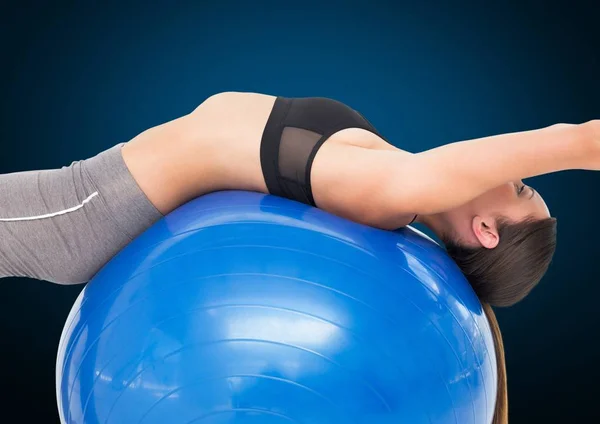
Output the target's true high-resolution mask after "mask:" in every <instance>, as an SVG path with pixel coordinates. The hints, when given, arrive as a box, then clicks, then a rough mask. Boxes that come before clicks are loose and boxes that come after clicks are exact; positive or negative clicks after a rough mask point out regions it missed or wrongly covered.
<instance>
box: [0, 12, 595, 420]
mask: <svg viewBox="0 0 600 424" xmlns="http://www.w3.org/2000/svg"><path fill="white" fill-rule="evenodd" d="M173 3H175V2H167V1H164V2H159V1H154V2H139V3H137V4H135V3H131V2H125V3H121V2H111V3H104V4H102V5H101V4H99V2H83V1H81V2H64V3H62V4H59V3H55V4H50V3H49V2H48V3H45V2H44V3H41V2H40V3H37V2H15V1H13V5H7V4H3V5H2V6H0V46H1V47H2V62H3V65H2V66H1V67H0V94H1V95H0V111H1V114H0V134H1V138H0V140H1V141H2V150H1V151H0V173H7V172H15V171H22V170H32V169H43V168H57V167H61V166H63V165H68V164H70V163H71V162H72V161H73V160H79V159H84V158H86V157H89V156H93V155H95V154H96V153H98V152H100V151H101V150H104V149H106V148H108V147H110V146H112V145H114V144H116V143H118V142H121V141H126V140H128V139H130V138H132V137H133V136H135V135H136V134H138V133H139V132H141V131H143V130H144V129H146V128H149V127H151V126H154V125H157V124H159V123H162V122H165V121H167V120H170V119H173V118H175V117H178V116H180V115H182V114H185V113H187V112H189V111H191V110H192V109H193V108H194V107H195V106H197V105H198V103H199V102H201V101H202V100H203V99H205V98H206V97H207V96H209V95H211V94H213V93H216V92H219V91H225V90H233V91H258V92H264V93H269V94H279V95H284V96H311V95H314V96H326V97H332V98H335V99H338V100H340V101H343V102H345V103H347V104H349V105H350V106H352V107H354V108H355V109H358V110H359V111H361V112H362V113H363V114H364V115H365V116H366V117H367V118H368V119H369V120H371V121H372V122H373V123H374V124H375V126H376V127H378V129H379V130H380V131H381V132H382V133H383V134H385V135H386V136H387V137H388V138H389V139H390V140H392V141H393V142H394V143H395V144H396V145H397V146H399V147H402V148H405V149H407V150H410V151H413V152H415V151H421V150H425V149H428V148H431V147H434V146H438V145H441V144H445V143H448V142H452V141H457V140H462V139H468V138H475V137H482V136H486V135H492V134H498V133H503V132H513V131H520V130H526V129H533V128H539V127H542V126H546V125H550V124H553V123H558V122H568V123H581V122H584V121H586V120H590V119H594V118H596V119H597V118H600V79H599V77H600V30H599V20H598V16H599V15H598V14H597V11H596V10H594V8H593V6H592V4H593V3H591V2H590V3H589V4H587V5H583V4H579V5H573V4H570V5H569V6H567V5H566V3H565V5H563V6H558V5H554V4H550V3H547V2H527V1H525V2H518V3H517V2H514V5H512V6H508V5H504V6H502V7H500V6H492V5H490V4H485V6H484V5H468V6H467V5H465V4H461V5H459V4H458V3H454V5H453V6H450V5H445V6H443V5H441V4H437V5H435V6H433V5H427V6H426V5H423V4H421V5H417V4H416V3H433V2H406V3H401V2H376V1H373V2H366V1H365V2H351V1H344V2H309V1H303V2H288V1H282V2H272V1H256V2H250V1H248V2H231V1H221V2H215V3H208V2H201V1H197V2H190V3H177V4H176V5H175V4H173ZM482 3H483V2H482ZM485 3H487V2H485ZM489 160H490V161H493V160H494V154H493V152H490V155H489ZM529 183H530V184H532V185H533V186H535V187H536V188H537V189H538V190H539V191H540V192H541V193H542V194H543V196H544V197H545V198H546V200H547V203H548V205H549V207H550V209H551V211H552V213H553V215H554V216H556V217H557V218H558V219H559V246H558V250H557V254H556V257H555V260H554V263H553V265H552V267H551V269H550V271H549V272H548V274H547V275H546V277H545V278H544V279H543V281H542V283H541V285H540V286H539V287H538V288H536V289H535V290H534V292H533V293H532V294H531V295H530V296H529V297H528V298H527V299H525V300H524V301H523V302H521V303H519V304H518V305H516V306H514V307H511V308H508V309H501V310H498V311H497V314H498V318H499V321H500V324H501V328H502V330H503V332H504V340H505V345H506V355H507V367H508V375H509V399H510V417H511V422H512V423H567V422H568V423H575V422H577V423H583V422H586V423H587V422H593V421H594V419H597V418H598V417H600V414H599V413H598V409H597V408H598V407H597V403H598V402H597V401H596V396H595V395H596V393H597V389H596V387H597V385H598V380H599V378H600V372H599V371H598V364H597V359H598V358H599V354H600V347H599V345H598V341H597V336H598V324H599V323H600V318H598V314H597V313H596V312H597V309H598V298H599V296H600V289H599V286H598V283H599V278H598V276H597V272H596V269H597V265H598V254H599V252H600V249H599V248H598V244H597V240H598V238H599V237H600V227H599V225H598V224H597V222H598V209H597V208H598V201H597V198H598V195H599V194H600V188H599V185H600V173H593V172H584V171H568V172H561V173H559V174H554V175H547V176H541V177H537V178H534V179H531V181H529ZM0 201H1V199H0ZM82 288H83V286H76V287H63V286H58V285H54V284H50V283H47V282H41V281H34V280H28V279H16V278H11V279H4V280H2V281H0V290H1V296H0V331H1V333H0V336H1V337H0V343H1V345H0V347H1V349H0V351H1V356H0V358H1V361H0V373H1V374H0V381H1V383H2V395H1V397H0V405H1V406H2V410H1V412H0V414H2V415H0V421H5V420H4V419H3V418H7V417H8V414H9V413H14V414H15V415H16V416H17V417H21V418H20V419H19V420H18V422H43V423H53V422H57V421H58V418H57V412H56V406H55V405H56V404H55V402H56V401H55V392H54V390H55V389H54V384H55V382H54V372H55V369H54V367H55V356H56V350H57V345H58V340H59V336H60V332H61V329H62V325H63V322H64V320H65V319H66V316H67V314H68V311H69V309H70V307H71V304H72V302H73V301H74V299H75V297H76V296H77V294H78V293H79V291H80V290H81V289H82ZM596 422H597V421H596Z"/></svg>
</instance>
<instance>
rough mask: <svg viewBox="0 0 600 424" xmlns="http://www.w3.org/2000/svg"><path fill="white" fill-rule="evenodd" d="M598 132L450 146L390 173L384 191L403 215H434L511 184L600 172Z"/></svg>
mask: <svg viewBox="0 0 600 424" xmlns="http://www.w3.org/2000/svg"><path fill="white" fill-rule="evenodd" d="M599 127H600V120H594V121H589V122H586V123H584V124H579V125H569V124H557V125H552V126H550V127H546V128H542V129H538V130H531V131H523V132H516V133H508V134H501V135H496V136H490V137H484V138H478V139H474V140H467V141H461V142H455V143H451V144H447V145H444V146H441V147H437V148H434V149H431V150H427V151H424V152H422V153H418V154H415V155H411V156H410V157H403V158H402V160H401V161H400V162H401V163H399V164H398V166H395V167H393V168H392V169H390V168H389V167H388V170H389V174H388V175H383V174H382V175H381V177H382V178H383V179H384V180H383V181H385V183H384V187H383V188H382V190H384V191H385V193H384V195H385V196H386V197H387V198H388V199H390V201H391V202H397V205H395V206H396V207H397V208H398V209H399V210H404V209H406V210H410V211H412V212H414V213H419V214H431V213H437V212H441V211H445V210H449V209H451V208H454V207H457V206H460V205H462V204H464V203H466V202H468V201H470V200H472V199H474V198H475V197H477V196H479V195H480V194H482V193H484V192H486V191H487V190H490V189H492V188H494V187H497V186H499V185H501V184H504V183H506V182H509V181H516V180H519V179H521V178H528V177H533V176H537V175H542V174H548V173H551V172H557V171H563V170H568V169H588V170H600V129H599ZM373 166H375V167H377V164H373ZM381 169H384V168H383V167H382V168H381ZM399 182H401V183H399Z"/></svg>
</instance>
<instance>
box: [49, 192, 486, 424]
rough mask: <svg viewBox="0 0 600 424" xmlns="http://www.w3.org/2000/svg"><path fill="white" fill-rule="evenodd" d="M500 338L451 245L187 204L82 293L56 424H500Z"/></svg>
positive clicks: (233, 201)
mask: <svg viewBox="0 0 600 424" xmlns="http://www.w3.org/2000/svg"><path fill="white" fill-rule="evenodd" d="M496 385H497V372H496V356H495V352H494V345H493V339H492V334H491V331H490V326H489V323H488V321H487V320H486V318H485V314H484V312H483V310H482V307H481V304H480V303H479V301H478V299H477V297H476V295H475V293H474V292H473V290H472V289H471V287H470V286H469V284H468V282H467V281H466V280H465V278H464V276H463V275H462V274H461V272H460V271H459V269H458V268H457V266H456V265H455V264H454V262H453V261H452V260H451V259H450V258H449V257H448V256H447V255H446V253H445V251H444V249H442V248H441V247H440V246H439V245H437V244H436V243H435V242H434V241H433V240H431V239H429V238H428V237H427V236H425V235H424V234H422V233H420V232H418V231H417V230H415V229H413V228H410V227H406V228H403V229H400V230H398V231H383V230H379V229H375V228H372V227H368V226H365V225H361V224H357V223H354V222H351V221H348V220H345V219H342V218H340V217H337V216H334V215H331V214H328V213H326V212H324V211H322V210H319V209H317V208H313V207H310V206H307V205H305V204H301V203H298V202H294V201H291V200H287V199H283V198H279V197H276V196H269V195H263V194H259V193H251V192H243V191H224V192H218V193H212V194H209V195H206V196H202V197H199V198H197V199H194V200H192V201H190V202H188V203H186V204H185V205H182V206H181V207H179V208H178V209H176V210H175V211H173V212H172V213H170V214H169V215H167V216H166V217H164V218H163V219H161V220H159V221H158V222H157V223H156V224H155V225H153V226H152V227H151V228H149V229H148V230H147V231H145V232H144V233H143V234H141V235H140V236H139V237H138V238H136V239H135V240H133V241H132V242H131V243H130V244H129V245H128V246H126V247H125V248H124V249H123V250H122V251H121V252H119V253H118V254H117V255H116V256H115V257H114V258H113V259H112V260H111V261H110V262H108V263H107V264H106V265H105V266H104V267H103V268H102V269H101V270H100V271H99V272H98V274H97V275H96V276H95V277H94V278H93V279H92V280H91V281H90V282H89V283H88V285H87V286H86V287H85V289H84V290H83V291H82V293H81V295H80V296H79V297H78V299H77V301H76V302H75V305H74V306H73V308H72V310H71V312H70V314H69V317H68V319H67V322H66V324H65V327H64V330H63V333H62V337H61V340H60V345H59V349H58V359H57V374H56V386H57V397H58V405H59V411H60V417H61V421H62V422H63V423H73V424H74V423H85V424H95V423H103V424H120V423H126V424H136V423H144V424H147V423H160V424H179V423H182V424H184V423H185V424H191V423H201V424H217V423H218V424H223V423H236V424H257V423H261V424H279V423H288V424H289V423H303V424H321V423H344V424H349V423H360V424H367V423H368V424H381V423H386V424H388V423H389V424H391V423H410V424H420V423H427V424H431V423H435V424H440V423H442V424H445V423H460V424H467V423H476V424H481V423H490V422H491V417H492V414H493V410H494V405H495V398H496Z"/></svg>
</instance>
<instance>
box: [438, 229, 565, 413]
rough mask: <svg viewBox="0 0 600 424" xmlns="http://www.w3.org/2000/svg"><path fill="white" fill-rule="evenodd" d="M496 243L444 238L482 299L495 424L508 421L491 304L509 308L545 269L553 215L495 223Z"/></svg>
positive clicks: (501, 352)
mask: <svg viewBox="0 0 600 424" xmlns="http://www.w3.org/2000/svg"><path fill="white" fill-rule="evenodd" d="M496 225H497V229H498V235H499V238H500V241H499V243H498V245H497V246H496V247H495V248H493V249H487V248H485V247H481V246H479V247H469V246H465V245H461V244H460V242H459V241H458V240H457V238H451V237H443V238H442V241H444V244H445V245H446V250H447V251H448V254H449V255H450V256H451V257H452V258H453V259H454V261H455V262H456V263H457V264H458V266H459V268H460V269H461V270H462V272H463V273H464V274H465V276H466V277H467V280H468V281H469V283H470V284H471V286H472V287H473V290H475V293H477V296H478V297H479V299H480V300H481V302H482V306H483V310H484V311H485V315H486V317H487V319H488V322H489V324H490V327H491V330H492V335H493V338H494V348H495V351H496V368H497V372H498V387H497V395H496V409H495V411H494V420H493V421H492V423H493V424H507V423H508V391H507V382H506V362H505V358H504V344H503V342H502V334H501V333H500V326H499V325H498V321H497V320H496V316H495V314H494V311H493V310H492V305H493V306H511V305H514V304H515V303H517V302H519V301H520V300H522V299H523V298H524V297H525V296H527V294H529V292H530V291H531V290H532V289H533V288H534V287H535V286H536V285H537V284H538V283H539V281H540V280H541V279H542V277H543V275H544V274H545V273H546V270H547V269H548V266H549V265H550V262H551V261H552V257H553V256H554V251H555V249H556V219H555V218H546V219H541V220H540V219H533V218H527V219H525V220H523V221H520V222H516V223H515V222H511V221H510V220H508V219H506V218H498V219H497V221H496Z"/></svg>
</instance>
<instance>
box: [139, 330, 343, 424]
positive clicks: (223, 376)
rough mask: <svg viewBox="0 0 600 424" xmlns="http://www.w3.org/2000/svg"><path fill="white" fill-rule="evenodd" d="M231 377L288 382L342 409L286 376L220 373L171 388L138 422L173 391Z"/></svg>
mask: <svg viewBox="0 0 600 424" xmlns="http://www.w3.org/2000/svg"><path fill="white" fill-rule="evenodd" d="M228 340H229V339H228ZM233 340H236V339H233ZM286 346H287V345H286ZM231 377H255V378H259V379H265V380H275V381H280V382H282V383H290V384H291V385H293V386H297V387H299V388H301V389H305V390H307V391H308V392H310V393H313V394H315V395H316V396H318V397H319V398H321V399H324V400H325V401H327V402H328V403H329V404H330V405H332V406H334V407H335V408H336V409H340V410H342V411H343V409H341V407H340V406H339V405H337V404H335V403H333V402H332V401H331V400H330V399H328V398H326V397H325V396H323V395H321V394H320V393H319V392H317V391H316V390H313V389H311V388H310V387H308V386H305V385H303V384H300V383H297V382H295V381H292V380H288V379H287V378H280V377H273V376H270V375H264V374H232V375H221V376H216V377H210V378H198V379H196V380H194V381H192V382H190V383H189V384H187V385H185V386H179V387H177V388H176V389H173V390H171V391H170V392H168V393H167V394H165V395H163V396H162V397H161V398H160V399H158V400H157V401H156V402H155V403H154V404H153V405H152V406H151V407H150V408H148V410H147V411H146V412H145V413H144V415H143V416H142V418H140V420H139V424H141V423H142V422H143V421H144V419H145V418H146V417H147V416H148V414H149V413H150V412H151V411H152V409H154V408H155V407H156V405H158V404H159V403H160V402H162V401H163V400H164V399H166V398H168V397H169V396H171V395H172V394H173V393H177V392H178V391H179V390H181V389H183V388H185V387H187V386H191V385H196V384H199V383H203V382H207V381H211V380H225V379H228V378H231ZM259 410H261V411H262V409H259ZM227 411H230V410H227ZM294 422H296V421H295V420H294Z"/></svg>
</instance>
